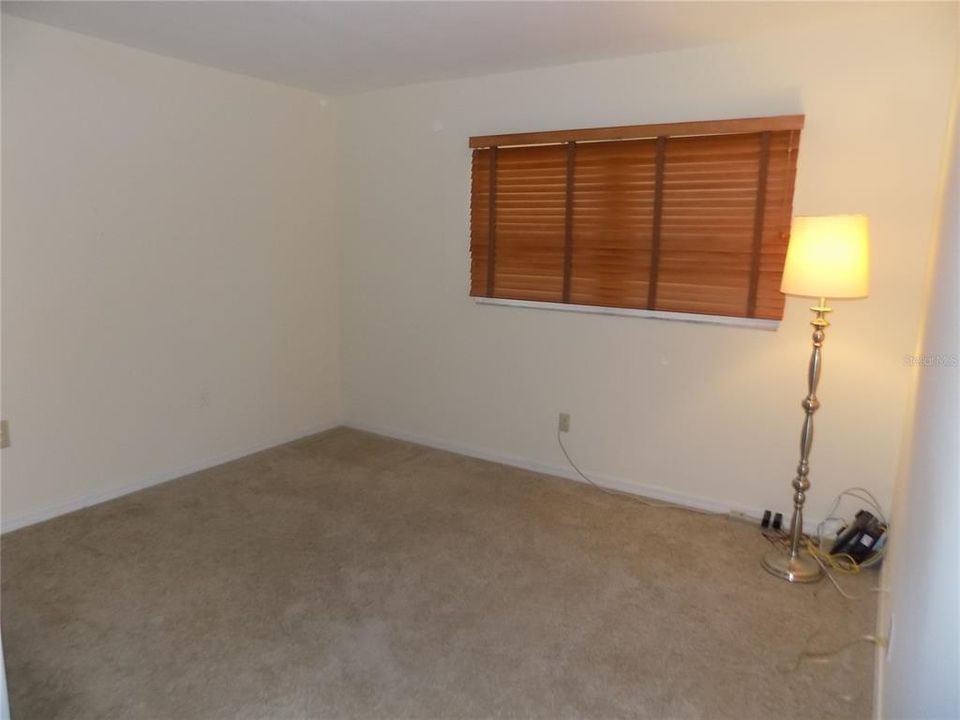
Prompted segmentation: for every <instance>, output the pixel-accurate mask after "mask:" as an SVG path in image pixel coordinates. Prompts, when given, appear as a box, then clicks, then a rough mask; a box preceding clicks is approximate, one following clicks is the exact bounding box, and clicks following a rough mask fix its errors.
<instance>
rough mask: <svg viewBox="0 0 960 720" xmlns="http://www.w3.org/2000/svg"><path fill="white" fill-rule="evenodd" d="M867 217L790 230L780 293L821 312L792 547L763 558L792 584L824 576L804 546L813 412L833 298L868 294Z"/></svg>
mask: <svg viewBox="0 0 960 720" xmlns="http://www.w3.org/2000/svg"><path fill="white" fill-rule="evenodd" d="M868 265H869V262H868V250H867V218H866V217H864V216H863V215H836V216H829V217H798V218H794V220H793V227H792V228H791V230H790V245H789V247H788V248H787V260H786V263H785V264H784V267H783V280H782V282H781V283H780V292H782V293H784V294H786V295H799V296H801V297H814V298H819V300H820V302H819V303H818V304H817V305H816V306H815V307H812V308H810V310H811V311H813V313H814V314H815V317H814V319H813V320H811V321H810V324H811V325H812V326H813V352H812V353H811V354H810V367H809V370H808V371H807V396H806V397H805V398H804V399H803V402H802V403H801V406H802V407H803V410H804V413H805V417H804V420H803V429H802V431H801V433H800V463H799V464H798V465H797V476H796V477H795V478H794V479H793V519H792V520H791V521H790V548H789V551H787V552H784V551H782V550H780V549H775V550H772V551H771V552H769V553H768V554H767V555H765V556H764V558H763V567H764V568H765V569H766V570H767V572H770V573H772V574H773V575H776V576H777V577H780V578H783V579H784V580H787V581H789V582H814V581H816V580H819V579H820V578H821V577H822V576H823V570H822V568H821V567H820V564H819V563H818V562H817V560H816V559H815V558H814V557H813V556H811V555H810V554H809V553H808V552H807V551H806V549H805V548H804V547H803V503H804V501H805V500H806V494H807V490H809V489H810V478H809V474H810V448H811V446H812V445H813V414H814V413H815V412H816V411H817V408H819V407H820V401H819V400H817V383H818V382H819V381H820V368H821V350H822V348H823V340H824V333H825V331H826V329H827V327H828V326H829V325H830V323H829V322H828V321H827V318H826V315H827V313H829V312H832V310H831V309H830V308H829V307H827V298H836V299H853V298H863V297H866V296H867V287H868V284H869V267H868Z"/></svg>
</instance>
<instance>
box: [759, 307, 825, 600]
mask: <svg viewBox="0 0 960 720" xmlns="http://www.w3.org/2000/svg"><path fill="white" fill-rule="evenodd" d="M810 310H812V311H813V312H814V313H816V317H815V318H814V319H813V320H811V321H810V324H811V325H812V326H813V351H812V352H811V353H810V365H809V367H808V368H807V396H806V397H805V398H804V399H803V402H801V403H800V405H801V407H803V410H804V413H805V414H806V415H805V417H804V419H803V429H802V430H801V431H800V462H799V463H798V464H797V476H796V477H795V478H794V479H793V518H792V519H791V521H790V552H789V553H788V554H786V555H784V554H783V553H782V552H779V551H777V550H774V551H772V552H769V553H767V554H766V555H765V556H764V558H763V567H764V569H765V570H766V571H767V572H769V573H772V574H773V575H776V576H777V577H781V578H783V579H784V580H788V581H790V582H797V583H802V582H815V581H817V580H819V579H820V578H821V577H822V576H823V569H822V568H821V567H820V563H818V562H817V561H816V559H815V558H813V557H811V556H810V555H809V554H808V553H804V552H802V550H803V547H802V541H803V504H804V502H805V501H806V498H807V490H809V489H810V478H809V475H810V449H811V447H812V446H813V414H814V413H815V412H816V411H817V410H818V409H819V407H820V401H819V400H818V399H817V384H818V383H819V382H820V367H821V362H822V350H823V341H824V338H825V331H826V329H827V328H828V327H829V326H830V322H829V321H828V320H827V318H826V315H827V313H829V312H833V311H832V310H831V308H829V307H827V300H826V298H820V303H819V304H818V305H817V306H816V307H812V308H810Z"/></svg>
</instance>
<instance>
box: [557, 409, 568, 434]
mask: <svg viewBox="0 0 960 720" xmlns="http://www.w3.org/2000/svg"><path fill="white" fill-rule="evenodd" d="M559 428H560V432H570V413H560V425H559Z"/></svg>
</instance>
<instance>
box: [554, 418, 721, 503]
mask: <svg viewBox="0 0 960 720" xmlns="http://www.w3.org/2000/svg"><path fill="white" fill-rule="evenodd" d="M557 444H558V445H559V446H560V450H562V451H563V456H564V457H565V458H566V459H567V462H568V463H570V467H572V468H573V469H574V470H575V471H576V473H577V475H579V476H580V477H582V478H583V479H584V480H585V481H586V482H588V483H589V484H591V485H593V487H595V488H596V489H597V490H599V491H600V492H602V493H606V494H607V495H615V496H618V497H624V498H627V499H628V500H633V501H634V502H638V503H640V504H641V505H646V506H647V507H653V508H665V509H668V510H686V511H687V512H692V513H699V514H700V515H720V513H716V512H712V511H710V510H701V509H700V508H693V507H687V506H686V505H676V504H674V503H668V502H659V501H656V500H648V499H647V498H645V497H642V496H640V495H633V494H632V493H627V492H621V491H619V490H609V489H607V488H605V487H603V486H602V485H598V484H597V483H595V482H594V481H593V480H592V479H591V478H589V477H588V476H587V475H586V474H585V473H584V472H583V471H582V470H581V469H580V468H579V467H577V464H576V463H575V462H574V461H573V458H572V457H570V453H568V452H567V448H566V447H564V445H563V438H562V437H561V436H560V429H559V428H558V429H557Z"/></svg>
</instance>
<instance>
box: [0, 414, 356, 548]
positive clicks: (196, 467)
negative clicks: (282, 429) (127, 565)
mask: <svg viewBox="0 0 960 720" xmlns="http://www.w3.org/2000/svg"><path fill="white" fill-rule="evenodd" d="M339 426H340V423H333V424H332V425H325V426H321V427H312V428H307V429H305V430H302V431H298V432H295V433H290V434H287V435H283V436H280V437H274V438H271V439H270V440H267V441H264V442H262V443H257V444H255V445H252V446H247V447H244V448H237V449H235V450H232V451H230V452H227V453H223V454H221V455H215V456H213V457H209V458H206V459H205V460H201V461H199V462H193V463H189V464H187V465H182V466H180V467H178V468H175V469H173V470H169V471H167V472H163V473H160V474H158V475H153V476H150V477H147V478H142V479H140V480H137V481H135V482H131V483H126V484H124V485H115V486H113V487H109V488H106V489H103V490H97V491H94V492H92V493H85V494H83V495H78V496H76V497H74V498H71V499H70V500H67V501H65V502H61V503H57V504H55V505H48V506H46V507H43V508H40V509H39V510H34V511H31V512H28V513H23V514H21V515H15V516H13V517H11V518H6V519H4V520H3V522H2V529H0V531H2V532H3V533H8V532H13V531H14V530H19V529H20V528H24V527H27V526H28V525H34V524H36V523H39V522H43V521H44V520H50V519H51V518H55V517H57V516H58V515H66V514H67V513H70V512H74V511H75V510H81V509H83V508H85V507H90V506H91V505H98V504H99V503H102V502H106V501H107V500H113V499H115V498H118V497H121V496H123V495H129V494H130V493H134V492H137V490H144V489H145V488H148V487H151V486H153V485H159V484H160V483H164V482H167V481H169V480H175V479H177V478H179V477H183V476H184V475H190V474H191V473H195V472H199V471H201V470H207V469H208V468H212V467H216V466H217V465H222V464H223V463H227V462H230V461H231V460H238V459H240V458H242V457H246V456H247V455H253V454H254V453H258V452H260V451H262V450H269V449H270V448H272V447H275V446H277V445H283V444H285V443H288V442H293V441H294V440H299V439H300V438H304V437H308V436H310V435H316V434H317V433H321V432H325V431H327V430H332V429H333V428H335V427H339Z"/></svg>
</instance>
